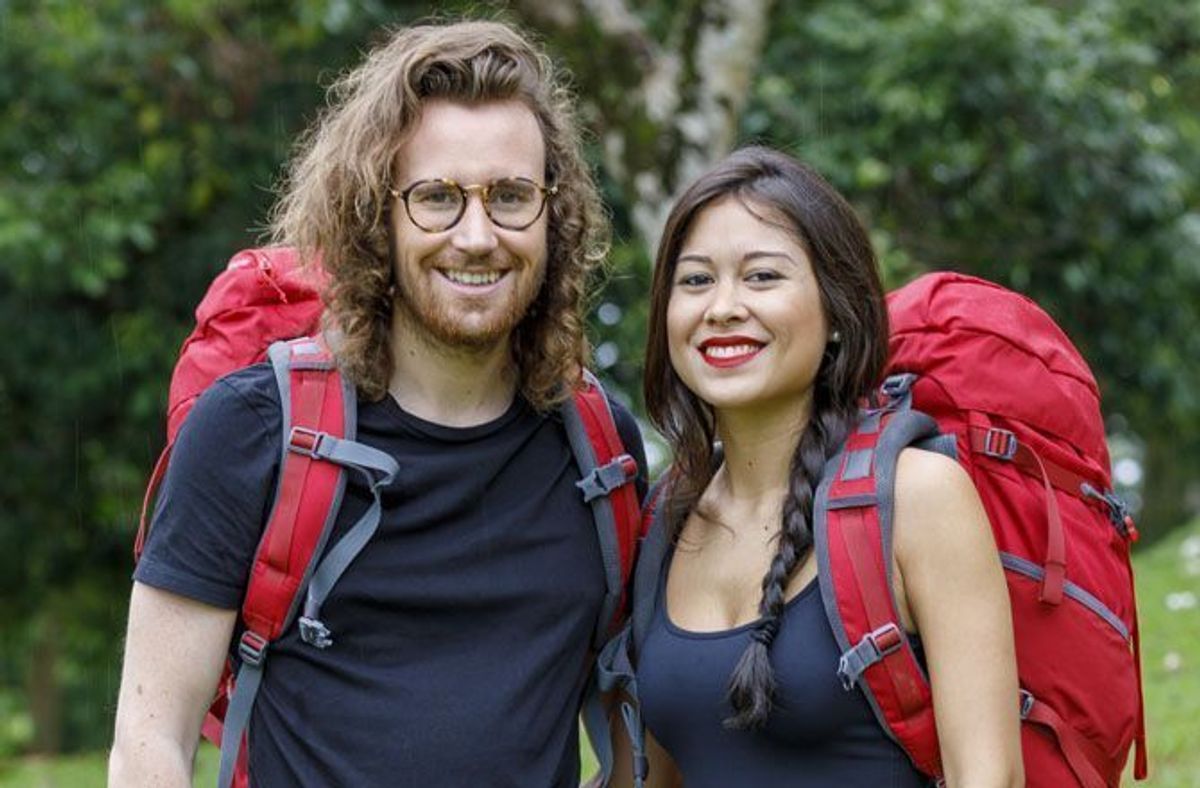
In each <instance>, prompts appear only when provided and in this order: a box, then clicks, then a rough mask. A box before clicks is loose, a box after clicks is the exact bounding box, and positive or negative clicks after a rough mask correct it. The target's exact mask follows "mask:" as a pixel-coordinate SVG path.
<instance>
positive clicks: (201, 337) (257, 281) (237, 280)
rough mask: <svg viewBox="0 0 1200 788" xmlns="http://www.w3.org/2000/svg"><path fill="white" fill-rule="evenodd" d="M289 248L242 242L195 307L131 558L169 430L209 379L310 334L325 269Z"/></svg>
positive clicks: (141, 538)
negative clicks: (302, 262)
mask: <svg viewBox="0 0 1200 788" xmlns="http://www.w3.org/2000/svg"><path fill="white" fill-rule="evenodd" d="M298 262H299V261H298V259H297V255H296V253H295V252H294V251H293V250H291V249H287V248H276V249H247V250H245V251H242V252H239V253H237V254H236V255H234V256H233V258H232V259H231V260H230V261H229V264H228V265H227V266H226V267H225V270H224V271H222V272H221V273H220V274H218V275H217V277H216V278H215V279H213V282H212V284H211V285H210V286H209V289H208V292H207V293H206V294H205V296H204V298H203V299H202V300H201V301H200V304H199V306H197V307H196V327H195V329H193V331H192V333H191V334H190V335H189V336H188V338H187V339H185V340H184V342H183V347H182V348H181V349H180V351H179V361H178V362H176V364H175V372H174V373H173V374H172V376H171V387H170V390H169V392H168V395H167V445H166V448H164V449H163V452H162V455H161V456H160V457H159V461H158V465H157V466H156V467H155V471H154V473H153V474H152V476H151V478H150V481H149V483H148V484H147V485H146V495H145V499H144V500H143V502H142V514H141V518H140V520H139V523H138V535H137V539H136V540H135V542H134V558H135V559H136V558H137V557H138V556H140V555H141V550H142V545H143V544H144V543H145V536H146V529H147V528H148V527H149V516H150V511H151V506H152V505H153V502H154V495H155V493H156V492H157V491H158V485H159V483H160V482H161V481H162V476H163V473H165V471H166V467H167V462H168V461H169V458H170V455H171V447H172V446H173V445H174V444H175V436H176V435H177V434H178V433H179V428H180V426H181V425H182V424H183V422H184V419H186V418H187V414H188V413H190V412H191V410H192V406H193V405H194V404H195V403H196V398H197V397H199V396H200V395H201V394H202V393H203V392H204V390H205V389H207V388H208V387H209V386H210V385H212V382H213V381H214V380H216V379H217V378H219V377H221V376H222V375H226V374H228V373H230V372H233V371H235V370H239V369H241V368H243V367H247V366H250V365H251V364H255V363H257V362H259V361H262V360H263V359H264V358H265V357H266V352H267V348H268V347H269V346H270V345H271V343H272V342H275V341H277V340H281V339H293V338H295V337H302V336H308V335H310V334H315V333H316V332H317V329H318V322H319V320H320V315H321V299H320V295H319V289H320V284H321V283H322V281H323V275H322V274H321V272H320V267H319V266H317V265H314V266H312V267H311V268H309V269H300V268H299V267H298Z"/></svg>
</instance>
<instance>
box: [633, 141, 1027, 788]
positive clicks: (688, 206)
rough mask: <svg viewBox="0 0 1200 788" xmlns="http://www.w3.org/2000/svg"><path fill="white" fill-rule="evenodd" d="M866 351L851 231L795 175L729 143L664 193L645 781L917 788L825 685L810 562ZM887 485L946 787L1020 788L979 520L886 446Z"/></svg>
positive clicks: (850, 704)
mask: <svg viewBox="0 0 1200 788" xmlns="http://www.w3.org/2000/svg"><path fill="white" fill-rule="evenodd" d="M886 353H887V317H886V310H885V307H884V302H883V297H882V288H881V285H880V281H879V274H878V270H877V265H876V260H875V257H874V253H873V252H872V249H871V245H870V242H869V240H868V237H867V234H866V232H865V230H864V229H863V227H862V225H861V223H860V222H859V220H858V218H857V217H856V215H855V214H854V211H853V209H852V208H851V207H850V206H849V204H848V203H847V202H846V201H845V200H844V199H843V198H842V197H841V196H840V195H839V194H838V193H837V192H836V191H835V190H834V189H833V188H832V187H831V186H830V185H829V184H828V183H826V182H825V181H824V180H823V179H822V178H821V177H820V176H819V175H817V174H816V173H815V172H813V171H812V170H811V169H809V168H808V167H806V166H805V165H803V164H801V163H799V162H797V161H795V160H794V159H792V158H790V157H788V156H786V155H784V154H781V153H778V152H776V151H772V150H768V149H764V148H747V149H744V150H741V151H738V152H736V153H734V154H733V155H732V156H730V157H729V158H728V159H726V160H725V161H724V162H722V163H721V164H719V165H718V166H717V167H716V168H715V169H714V170H712V171H711V172H709V173H707V174H706V175H704V176H702V177H701V178H700V179H699V180H698V181H696V182H695V183H694V184H692V186H691V187H690V188H689V189H688V190H687V191H686V192H685V193H684V194H683V196H682V197H681V198H680V199H679V201H678V203H677V204H676V205H675V207H674V209H673V210H672V212H671V214H670V216H669V218H668V220H667V225H666V228H665V231H664V233H663V239H662V242H661V244H660V246H659V251H658V256H657V262H656V268H655V272H654V284H653V291H652V296H651V315H650V328H649V335H648V340H647V350H646V380H645V395H646V405H647V409H648V411H649V413H650V417H651V419H652V420H653V422H654V423H655V425H656V426H657V427H658V428H659V430H661V431H662V433H663V434H664V435H665V436H666V438H667V439H668V441H669V442H670V444H671V446H672V448H673V450H674V456H675V465H674V467H673V470H672V475H671V476H670V477H669V478H670V484H669V486H668V487H667V489H666V491H665V497H664V503H663V504H661V505H665V506H666V509H665V511H666V512H667V519H666V522H667V523H668V527H670V528H672V529H674V531H673V534H672V544H673V549H672V550H670V551H669V552H668V554H667V558H666V560H665V561H664V565H663V567H662V570H661V571H662V580H660V582H659V583H658V588H659V591H658V596H657V599H656V602H655V612H654V617H653V619H652V623H651V625H650V628H649V630H648V634H647V636H646V638H645V642H644V643H642V644H639V653H638V654H637V663H636V672H637V685H638V694H639V698H640V703H641V707H642V718H643V720H644V721H645V723H646V728H647V740H648V741H647V749H648V753H647V754H648V756H649V758H650V769H649V779H648V782H647V783H646V784H647V785H648V786H673V785H678V784H680V783H681V782H682V783H685V784H686V785H687V786H688V788H697V787H699V788H703V786H731V785H736V786H742V785H745V786H755V787H756V788H757V787H758V786H763V787H764V788H768V787H769V786H784V785H786V786H809V785H812V786H818V785H819V786H829V785H838V786H843V785H870V786H879V785H891V786H910V785H912V786H915V785H922V784H926V783H927V782H928V778H927V777H924V776H922V775H921V774H920V773H919V772H917V771H916V769H915V768H914V767H913V766H912V765H911V763H910V762H909V761H908V759H907V758H906V757H905V755H904V753H903V752H902V751H901V750H900V748H899V747H898V746H897V745H896V744H895V743H893V742H892V741H891V739H889V738H888V737H887V736H886V735H885V733H884V732H883V730H882V728H881V727H880V726H879V725H878V723H877V722H876V721H875V718H874V716H873V715H872V712H871V709H870V707H869V705H868V703H867V701H866V700H865V698H864V697H863V696H862V694H861V693H860V692H858V691H853V692H846V691H844V690H843V689H842V686H841V684H840V683H839V681H838V678H837V676H836V675H835V670H834V667H835V666H836V664H837V658H838V655H839V651H840V650H839V649H838V647H837V644H836V642H835V640H834V637H833V634H832V633H831V631H830V628H829V625H828V623H827V620H826V617H825V613H824V608H823V600H822V598H821V588H820V587H819V584H818V583H817V582H816V575H817V566H816V561H815V560H814V557H813V534H812V526H813V500H814V491H815V490H816V487H817V484H818V481H819V478H820V476H821V472H822V468H823V466H824V465H825V462H826V461H827V460H828V459H829V458H830V457H832V456H833V455H834V454H835V453H836V452H837V450H838V448H839V446H840V444H841V443H842V441H843V440H844V439H845V437H846V435H847V434H848V432H849V431H850V429H851V428H852V427H853V425H854V423H855V421H856V418H857V414H858V408H859V405H860V403H861V402H862V401H863V398H864V397H866V396H868V395H869V394H870V393H871V392H872V391H873V390H874V389H875V388H876V386H877V385H878V383H879V381H880V378H881V375H882V372H883V368H884V363H885V361H886ZM717 442H719V444H720V446H721V447H722V451H716V450H714V444H715V443H717ZM895 484H896V493H895V499H896V500H895V520H894V549H893V557H892V560H893V572H892V578H893V589H892V590H893V593H894V596H895V600H896V603H897V609H898V611H899V614H900V618H901V623H902V625H903V627H904V629H905V630H906V631H907V633H908V634H909V637H910V640H911V642H912V643H913V644H914V647H915V648H918V649H919V650H918V653H922V654H923V659H924V661H925V664H926V667H927V669H928V672H929V675H930V679H931V683H932V687H933V704H934V711H935V715H936V720H937V732H938V738H939V743H940V747H941V753H942V766H943V769H944V775H945V778H946V781H947V784H948V785H950V786H984V785H987V786H993V785H995V786H1001V785H1019V784H1021V782H1022V766H1021V750H1020V740H1019V733H1018V726H1019V722H1018V708H1017V705H1018V704H1017V702H1016V698H1017V692H1018V690H1017V679H1016V666H1015V659H1014V654H1013V640H1012V627H1011V621H1010V615H1009V608H1008V603H1007V594H1006V591H1005V585H1004V579H1003V575H1002V570H1001V567H1000V563H999V561H998V558H997V555H996V550H995V546H994V543H993V541H992V535H991V531H990V529H989V527H988V524H987V520H986V515H985V514H984V512H983V509H982V506H981V504H980V502H979V499H978V497H977V496H976V494H975V490H974V487H973V486H972V484H971V482H970V480H969V479H968V478H967V476H966V474H965V472H964V471H962V470H961V469H960V468H959V466H958V465H957V463H955V462H954V461H953V460H951V459H949V458H946V457H943V456H941V455H938V454H934V453H931V452H925V451H921V450H917V449H905V450H903V451H902V452H901V454H900V458H899V460H898V465H897V469H896V482H895ZM618 740H619V739H618ZM615 774H616V777H617V781H616V784H621V782H622V780H625V779H627V778H626V775H628V774H629V770H628V769H627V768H621V767H620V766H618V768H617V769H616V771H615Z"/></svg>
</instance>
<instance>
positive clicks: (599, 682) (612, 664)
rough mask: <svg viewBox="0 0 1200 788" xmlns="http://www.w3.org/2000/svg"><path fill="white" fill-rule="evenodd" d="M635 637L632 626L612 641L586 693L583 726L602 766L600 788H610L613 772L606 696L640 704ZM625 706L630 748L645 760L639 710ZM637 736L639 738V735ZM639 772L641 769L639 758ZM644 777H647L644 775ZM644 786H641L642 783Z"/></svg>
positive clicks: (623, 711) (597, 666) (626, 728)
mask: <svg viewBox="0 0 1200 788" xmlns="http://www.w3.org/2000/svg"><path fill="white" fill-rule="evenodd" d="M631 637H632V633H631V629H630V626H629V625H626V626H625V627H624V628H623V629H622V630H621V631H620V633H619V634H617V636H616V637H614V638H612V639H611V640H609V641H608V643H606V644H605V645H604V648H602V649H601V650H600V653H599V654H598V655H597V656H596V665H595V669H594V670H593V671H592V677H591V679H590V680H589V682H588V688H587V691H586V692H585V693H584V703H583V709H582V715H583V724H584V727H585V728H586V729H587V732H588V740H589V741H590V742H591V744H592V751H593V752H594V753H595V755H596V761H597V763H599V765H600V775H601V780H600V785H608V781H609V778H610V776H611V775H612V771H613V747H612V729H611V728H610V727H609V716H608V708H607V707H606V706H605V705H604V703H603V698H604V696H605V695H606V694H609V693H615V692H617V691H623V692H624V693H625V694H626V695H627V696H629V698H630V700H631V701H632V703H633V704H634V705H635V706H636V705H637V704H638V691H637V679H636V677H635V676H634V671H633V663H632V662H631V661H630V658H629V641H630V638H631ZM625 705H628V703H622V709H621V713H622V716H623V718H624V719H625V730H626V733H627V734H628V736H629V740H630V745H631V746H632V747H633V749H634V751H635V755H636V754H637V753H638V752H641V754H642V757H643V759H644V751H643V750H644V744H641V742H643V740H644V735H643V732H642V728H641V717H640V715H636V716H634V717H632V718H631V717H630V714H631V713H634V714H636V708H635V709H633V710H632V711H631V712H626V711H625V709H624V706H625ZM635 734H636V735H635ZM634 766H635V769H636V768H637V766H638V762H637V759H636V757H635V763H634ZM643 777H644V775H643ZM638 784H639V785H640V783H638Z"/></svg>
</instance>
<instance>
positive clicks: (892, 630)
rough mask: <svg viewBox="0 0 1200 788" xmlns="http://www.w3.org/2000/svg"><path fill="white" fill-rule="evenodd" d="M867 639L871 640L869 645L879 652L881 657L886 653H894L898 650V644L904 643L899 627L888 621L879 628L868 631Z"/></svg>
mask: <svg viewBox="0 0 1200 788" xmlns="http://www.w3.org/2000/svg"><path fill="white" fill-rule="evenodd" d="M867 640H869V641H871V645H872V646H874V647H875V650H876V651H878V652H879V657H880V658H881V659H882V658H883V657H886V656H887V655H888V654H894V653H895V652H897V651H899V650H900V646H902V645H903V644H904V638H903V637H902V636H901V635H900V627H898V626H896V625H895V624H894V623H892V622H888V623H887V624H884V625H883V626H881V627H880V628H879V629H876V630H875V631H873V632H871V633H869V634H868V635H867Z"/></svg>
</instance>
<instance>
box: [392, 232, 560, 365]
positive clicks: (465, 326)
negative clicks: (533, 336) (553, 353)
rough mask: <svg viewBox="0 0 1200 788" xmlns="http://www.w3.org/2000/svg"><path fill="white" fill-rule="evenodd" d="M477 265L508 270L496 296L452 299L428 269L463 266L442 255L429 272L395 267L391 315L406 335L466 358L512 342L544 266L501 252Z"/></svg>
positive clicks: (538, 287) (536, 291) (534, 296)
mask: <svg viewBox="0 0 1200 788" xmlns="http://www.w3.org/2000/svg"><path fill="white" fill-rule="evenodd" d="M476 262H477V263H479V264H480V267H485V268H497V267H499V268H504V269H507V270H508V273H507V274H506V278H511V279H512V281H511V282H509V283H507V285H506V287H505V289H504V291H503V292H502V293H500V294H491V295H480V296H478V297H471V296H470V295H458V296H452V295H450V294H448V293H447V292H446V291H444V290H441V289H439V288H438V287H437V286H436V285H433V284H431V282H430V278H431V277H439V276H441V274H440V273H437V272H436V271H433V270H432V269H434V268H439V267H447V268H460V267H462V264H461V261H458V260H455V261H453V262H451V261H450V260H447V259H445V257H444V256H443V257H442V259H439V260H436V261H432V265H431V266H428V267H427V266H425V265H422V266H419V267H416V266H407V265H401V266H400V267H399V268H400V271H399V273H398V287H397V288H396V297H395V305H394V314H395V316H396V318H397V319H398V320H399V321H400V322H402V323H403V324H405V327H406V328H407V331H406V333H407V334H408V335H410V336H412V337H413V338H414V339H416V340H418V341H421V342H423V343H424V344H427V345H430V346H434V347H440V348H442V349H449V350H457V351H463V352H467V353H477V352H483V351H488V350H491V349H493V348H494V347H495V346H496V345H498V344H501V343H507V342H508V341H509V340H510V338H511V337H512V335H513V332H514V331H516V330H517V327H518V326H519V325H520V324H521V321H522V320H524V319H525V317H526V316H527V315H528V313H529V309H530V307H531V306H532V304H533V302H534V301H535V300H536V299H537V296H538V294H539V293H540V292H541V288H542V284H543V280H544V278H545V269H544V266H543V267H542V270H541V271H537V270H536V269H537V268H538V266H537V265H536V264H535V263H532V262H530V261H528V260H516V259H514V258H513V257H512V256H510V255H507V254H504V253H503V252H497V253H495V254H493V255H490V256H489V257H488V258H487V259H485V260H481V261H476ZM414 267H415V268H417V274H416V276H415V277H414V276H413V268H414Z"/></svg>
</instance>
